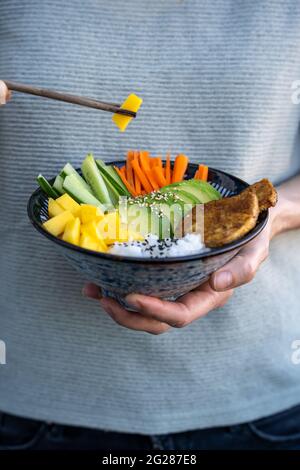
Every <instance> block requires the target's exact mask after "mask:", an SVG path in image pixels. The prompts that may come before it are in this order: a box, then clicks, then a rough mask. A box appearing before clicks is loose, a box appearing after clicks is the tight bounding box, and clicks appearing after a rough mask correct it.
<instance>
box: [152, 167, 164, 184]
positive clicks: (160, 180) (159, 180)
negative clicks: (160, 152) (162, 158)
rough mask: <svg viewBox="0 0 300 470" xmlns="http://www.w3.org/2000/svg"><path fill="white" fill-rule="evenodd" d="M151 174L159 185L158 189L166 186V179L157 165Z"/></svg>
mask: <svg viewBox="0 0 300 470" xmlns="http://www.w3.org/2000/svg"><path fill="white" fill-rule="evenodd" d="M152 173H153V174H154V177H155V179H156V181H157V183H158V184H159V186H160V188H162V187H163V186H166V185H167V181H166V178H165V177H164V173H163V169H162V168H160V167H159V165H155V166H154V167H153V168H152Z"/></svg>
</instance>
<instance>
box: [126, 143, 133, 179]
mask: <svg viewBox="0 0 300 470" xmlns="http://www.w3.org/2000/svg"><path fill="white" fill-rule="evenodd" d="M133 157H134V152H133V151H132V150H128V152H127V159H126V178H127V181H128V183H129V184H130V185H131V186H132V187H134V179H133V171H132V166H131V161H132V159H133Z"/></svg>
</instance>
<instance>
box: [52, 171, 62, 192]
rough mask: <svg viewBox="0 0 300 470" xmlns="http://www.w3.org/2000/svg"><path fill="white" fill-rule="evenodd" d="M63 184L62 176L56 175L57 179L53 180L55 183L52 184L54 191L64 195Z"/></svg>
mask: <svg viewBox="0 0 300 470" xmlns="http://www.w3.org/2000/svg"><path fill="white" fill-rule="evenodd" d="M63 183H64V179H63V177H62V176H60V175H57V177H56V178H55V181H54V183H53V188H54V189H55V191H57V192H58V193H59V194H64V193H65V190H64V188H63Z"/></svg>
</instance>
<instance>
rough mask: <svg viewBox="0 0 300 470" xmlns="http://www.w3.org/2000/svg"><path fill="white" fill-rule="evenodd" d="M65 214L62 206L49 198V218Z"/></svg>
mask: <svg viewBox="0 0 300 470" xmlns="http://www.w3.org/2000/svg"><path fill="white" fill-rule="evenodd" d="M63 212H65V209H63V207H62V206H60V205H59V204H58V203H57V202H56V201H55V200H54V199H52V198H51V197H49V199H48V214H49V217H55V216H56V215H59V214H62V213H63Z"/></svg>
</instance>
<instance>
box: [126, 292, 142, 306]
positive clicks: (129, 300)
mask: <svg viewBox="0 0 300 470" xmlns="http://www.w3.org/2000/svg"><path fill="white" fill-rule="evenodd" d="M125 302H126V304H127V305H128V307H132V308H139V306H140V305H139V302H138V300H137V299H136V296H135V294H128V295H126V297H125Z"/></svg>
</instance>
